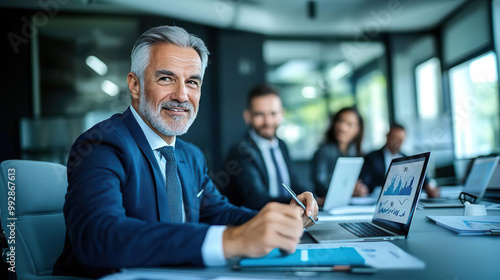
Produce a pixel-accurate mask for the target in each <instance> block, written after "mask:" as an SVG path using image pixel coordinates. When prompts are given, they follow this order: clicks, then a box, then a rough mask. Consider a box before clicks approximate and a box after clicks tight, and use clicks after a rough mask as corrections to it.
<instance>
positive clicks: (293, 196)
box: [281, 183, 317, 225]
mask: <svg viewBox="0 0 500 280" xmlns="http://www.w3.org/2000/svg"><path fill="white" fill-rule="evenodd" d="M281 184H282V185H283V187H285V189H286V190H287V191H288V192H289V193H290V195H291V196H292V198H293V200H295V202H297V204H298V205H299V206H300V207H302V209H304V212H306V207H305V206H304V204H302V202H300V200H299V199H298V198H297V195H296V194H295V193H294V192H293V191H292V189H290V187H289V186H287V185H285V183H281ZM309 219H310V220H311V221H312V222H313V223H314V224H315V225H317V224H316V221H315V220H314V219H313V218H312V217H311V216H309Z"/></svg>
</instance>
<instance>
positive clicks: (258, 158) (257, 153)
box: [247, 135, 269, 191]
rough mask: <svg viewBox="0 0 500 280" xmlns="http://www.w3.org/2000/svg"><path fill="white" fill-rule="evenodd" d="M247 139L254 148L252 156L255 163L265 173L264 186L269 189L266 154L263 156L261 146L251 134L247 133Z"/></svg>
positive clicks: (261, 172)
mask: <svg viewBox="0 0 500 280" xmlns="http://www.w3.org/2000/svg"><path fill="white" fill-rule="evenodd" d="M247 141H248V143H249V144H250V147H251V148H252V149H253V150H254V153H253V155H252V158H253V160H254V161H255V164H256V165H257V168H258V169H259V172H260V174H262V175H263V179H264V183H265V184H264V187H265V188H266V189H267V190H268V191H269V174H267V168H266V163H265V162H264V156H262V152H261V150H260V149H259V146H257V143H255V142H254V141H253V139H252V137H250V135H247Z"/></svg>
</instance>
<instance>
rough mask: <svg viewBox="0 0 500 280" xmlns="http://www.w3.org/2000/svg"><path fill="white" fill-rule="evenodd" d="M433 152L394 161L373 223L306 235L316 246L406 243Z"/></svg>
mask: <svg viewBox="0 0 500 280" xmlns="http://www.w3.org/2000/svg"><path fill="white" fill-rule="evenodd" d="M429 157H430V152H427V153H422V154H418V155H413V156H409V157H401V158H397V159H393V160H392V162H391V165H390V166H389V169H388V170H387V173H386V176H385V180H384V184H383V188H382V191H381V193H380V196H379V198H378V201H377V205H376V207H375V213H374V214H373V218H372V221H371V222H350V223H340V222H335V221H328V222H324V223H319V224H318V225H317V226H314V227H311V228H310V229H308V230H307V231H306V233H307V234H308V235H309V236H310V237H311V238H312V239H313V240H314V241H316V242H318V243H323V242H339V241H363V240H394V239H404V238H406V237H407V236H408V232H409V231H410V225H411V221H412V219H413V215H414V214H415V210H416V208H417V203H418V198H419V196H420V191H421V190H422V185H423V183H424V179H425V174H426V172H427V165H428V163H429Z"/></svg>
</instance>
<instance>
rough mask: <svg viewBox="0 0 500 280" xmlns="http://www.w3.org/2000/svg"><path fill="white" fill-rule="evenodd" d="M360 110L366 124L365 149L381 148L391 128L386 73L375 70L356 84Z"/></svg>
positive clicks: (365, 150)
mask: <svg viewBox="0 0 500 280" xmlns="http://www.w3.org/2000/svg"><path fill="white" fill-rule="evenodd" d="M356 97H357V98H356V100H357V104H358V110H359V113H360V114H361V116H362V117H363V121H364V124H365V129H364V138H363V147H362V148H363V151H364V152H369V151H372V150H375V149H379V148H380V147H382V146H383V145H384V144H385V135H386V134H387V131H388V130H389V116H388V112H389V109H388V108H387V83H386V79H385V76H384V73H383V72H382V71H381V70H380V69H377V70H373V71H371V72H369V73H368V74H366V75H364V76H363V77H361V78H360V79H359V81H358V83H357V86H356Z"/></svg>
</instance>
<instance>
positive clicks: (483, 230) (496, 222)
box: [427, 216, 500, 235]
mask: <svg viewBox="0 0 500 280" xmlns="http://www.w3.org/2000/svg"><path fill="white" fill-rule="evenodd" d="M427 218H428V219H431V220H433V221H434V222H436V223H437V224H438V225H440V226H442V227H445V228H447V229H449V230H452V231H454V232H457V233H459V234H464V235H465V234H472V235H474V234H478V235H479V234H489V233H491V232H492V231H495V230H496V231H500V216H427Z"/></svg>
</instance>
